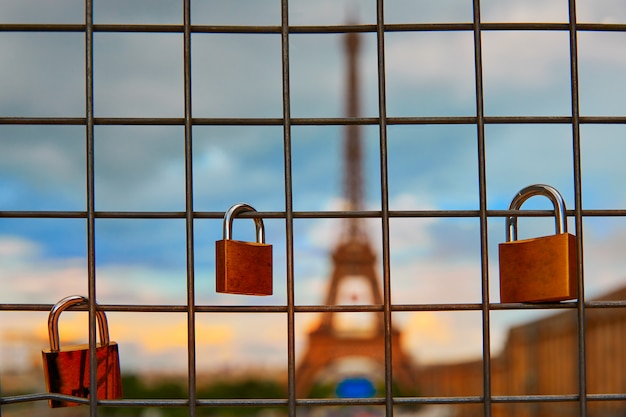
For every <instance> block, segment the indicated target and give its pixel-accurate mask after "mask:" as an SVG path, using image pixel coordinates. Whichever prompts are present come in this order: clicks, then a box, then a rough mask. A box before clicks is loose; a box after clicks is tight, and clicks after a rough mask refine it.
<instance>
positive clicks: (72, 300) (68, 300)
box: [48, 295, 109, 352]
mask: <svg viewBox="0 0 626 417" xmlns="http://www.w3.org/2000/svg"><path fill="white" fill-rule="evenodd" d="M87 303H89V300H88V299H87V298H86V297H83V296H82V295H70V296H69V297H65V298H64V299H62V300H61V301H59V302H58V303H56V304H55V305H54V307H52V310H50V314H49V315H48V337H49V338H50V351H51V352H58V351H59V350H60V342H59V340H60V338H59V316H60V315H61V313H62V312H63V311H64V310H66V309H67V308H69V307H72V306H77V305H83V304H87ZM96 318H97V319H98V329H99V334H100V345H101V346H107V345H108V344H109V325H108V323H107V317H106V315H105V314H104V311H99V310H96Z"/></svg>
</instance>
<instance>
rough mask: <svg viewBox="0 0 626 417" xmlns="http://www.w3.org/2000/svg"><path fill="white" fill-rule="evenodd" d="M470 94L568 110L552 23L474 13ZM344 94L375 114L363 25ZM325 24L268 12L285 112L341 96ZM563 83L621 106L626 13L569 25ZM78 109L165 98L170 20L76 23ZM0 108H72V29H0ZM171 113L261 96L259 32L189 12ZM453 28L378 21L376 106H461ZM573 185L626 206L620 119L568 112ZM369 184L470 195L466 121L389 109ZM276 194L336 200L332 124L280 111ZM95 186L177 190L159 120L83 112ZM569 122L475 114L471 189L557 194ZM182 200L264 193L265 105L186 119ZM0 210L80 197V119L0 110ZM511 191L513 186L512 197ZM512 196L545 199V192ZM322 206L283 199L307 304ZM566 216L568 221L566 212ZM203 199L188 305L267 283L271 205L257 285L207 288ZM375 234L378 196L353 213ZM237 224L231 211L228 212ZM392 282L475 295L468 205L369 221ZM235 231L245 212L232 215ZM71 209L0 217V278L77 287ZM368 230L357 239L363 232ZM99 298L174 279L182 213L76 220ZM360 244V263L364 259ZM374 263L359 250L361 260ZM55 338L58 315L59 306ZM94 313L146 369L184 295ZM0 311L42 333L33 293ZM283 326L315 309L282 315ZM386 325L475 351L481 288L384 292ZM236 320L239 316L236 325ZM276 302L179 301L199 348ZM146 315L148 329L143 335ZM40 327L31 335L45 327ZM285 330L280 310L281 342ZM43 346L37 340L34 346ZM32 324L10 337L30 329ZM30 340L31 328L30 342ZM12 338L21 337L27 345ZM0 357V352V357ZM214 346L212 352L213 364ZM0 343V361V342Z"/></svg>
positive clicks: (268, 84)
mask: <svg viewBox="0 0 626 417" xmlns="http://www.w3.org/2000/svg"><path fill="white" fill-rule="evenodd" d="M192 3H193V6H192V13H193V14H192V23H193V24H254V25H278V24H280V2H278V1H275V0H274V1H269V0H266V1H241V2H223V1H193V2H192ZM481 3H482V9H481V16H482V19H483V21H485V22H496V21H504V22H566V21H567V2H566V1H564V0H560V1H556V0H552V1H538V0H533V1H512V0H507V1H495V0H491V1H483V2H481ZM385 4H386V8H385V19H386V23H410V22H437V23H449V22H470V21H471V19H472V9H471V2H470V1H465V0H464V1H461V0H456V1H452V0H451V1H445V2H432V1H431V2H428V1H392V0H389V1H386V2H385ZM577 4H578V10H577V15H578V20H579V22H594V23H624V22H626V6H624V5H623V4H622V3H621V2H620V1H619V0H603V1H594V2H592V1H591V0H587V1H578V2H577ZM350 10H357V15H358V19H359V22H361V23H369V24H371V23H375V18H376V11H375V2H374V1H340V2H337V1H330V0H328V1H319V2H308V1H305V0H297V1H291V2H290V5H289V13H290V14H289V22H290V24H292V25H326V24H329V25H335V24H342V23H344V22H345V21H346V20H347V18H346V16H347V14H348V13H347V12H348V11H350ZM0 16H2V17H1V18H0V19H1V21H2V22H3V23H18V22H25V23H82V22H83V6H82V2H80V1H69V0H67V1H63V0H59V1H55V2H44V3H40V2H34V1H17V0H16V1H3V2H2V3H0ZM94 22H95V23H163V24H181V23H182V6H181V5H180V4H178V2H175V1H169V2H168V1H150V2H148V1H135V2H125V1H108V2H104V1H96V2H95V5H94ZM482 38H483V43H482V48H483V50H482V53H483V71H484V72H483V75H484V97H485V102H484V110H485V114H486V115H487V116H505V115H506V116H568V115H570V114H571V104H570V81H569V80H570V78H569V77H570V76H569V74H570V72H569V71H570V70H569V56H568V50H569V49H568V48H569V43H568V42H569V40H568V33H567V32H546V31H536V32H534V31H513V32H503V31H485V32H483V34H482ZM362 40H363V49H362V54H361V57H360V65H361V76H362V77H361V94H362V98H363V101H362V114H363V116H368V117H375V116H378V87H377V66H376V59H377V57H376V53H377V50H376V37H375V34H373V33H368V34H364V35H363V37H362ZM341 41H342V37H341V35H339V34H308V35H307V34H292V35H290V39H289V42H290V51H289V52H290V68H289V69H290V82H291V84H290V92H291V115H292V117H342V116H343V115H344V114H343V104H344V101H343V100H344V87H343V82H344V77H345V74H344V57H343V50H342V43H341ZM578 42H579V49H578V53H579V60H580V61H579V88H580V110H581V114H582V115H583V116H624V115H625V114H626V99H625V97H626V79H625V76H624V74H626V58H625V57H626V53H625V52H626V50H625V48H626V46H625V45H626V34H624V33H619V32H580V33H579V34H578ZM94 48H95V49H94V107H95V116H96V117H173V118H180V117H182V116H183V99H184V97H183V75H182V74H183V67H182V62H183V61H182V34H179V33H168V34H149V33H122V34H120V33H102V32H96V33H95V34H94ZM0 56H4V57H11V59H3V60H1V61H0V91H2V94H1V95H0V116H26V117H48V116H54V117H84V112H85V97H84V90H85V87H84V86H85V76H84V65H85V60H84V35H83V34H81V33H52V34H50V33H38V32H29V33H16V32H0ZM192 57H193V58H192V98H193V103H192V104H193V116H194V117H258V118H264V117H272V118H280V117H281V116H282V90H281V88H282V80H281V61H280V58H281V39H280V35H279V34H261V35H249V34H248V35H243V34H194V35H193V36H192ZM473 57H474V54H473V34H472V33H471V32H464V31H458V32H445V33H440V32H418V33H410V32H390V33H387V34H386V35H385V68H386V76H387V78H386V89H387V97H386V102H387V115H388V116H392V117H400V116H473V115H475V113H476V108H475V91H474V89H475V82H474V64H473ZM580 132H581V150H582V160H581V161H582V189H583V194H582V203H583V209H623V208H624V207H625V206H626V189H625V188H624V187H623V185H622V184H623V181H624V178H626V167H625V165H624V164H623V155H624V152H625V151H626V142H625V141H624V137H625V134H626V126H624V125H623V124H613V125H590V124H588V125H583V126H581V128H580ZM362 133H363V145H364V149H365V158H364V167H365V171H364V182H365V185H366V190H367V191H366V208H367V209H371V210H379V209H380V208H381V186H380V150H379V131H378V127H377V126H367V127H364V128H363V129H362ZM387 135H388V150H387V153H388V158H389V160H388V161H389V178H388V180H389V204H390V208H391V209H392V210H420V209H429V210H477V209H478V208H479V201H478V166H477V148H476V127H475V126H473V125H448V126H444V125H420V126H409V125H390V126H388V131H387ZM291 136H292V150H293V152H292V166H293V193H294V194H293V196H294V198H293V207H294V209H295V210H296V211H318V210H321V211H325V210H338V209H341V208H342V205H341V193H342V190H341V181H342V174H343V163H342V155H341V149H342V147H341V144H342V142H341V141H342V138H343V130H342V128H341V127H340V126H294V127H293V128H292V132H291ZM94 137H95V154H94V155H95V173H96V178H95V187H96V201H95V206H96V210H98V211H183V210H184V208H185V194H184V184H185V183H184V180H185V178H184V174H185V173H184V131H183V127H182V126H101V125H98V126H96V127H95V132H94ZM571 138H572V130H571V126H569V125H562V124H547V125H539V124H519V125H487V126H486V127H485V145H486V150H485V152H486V160H487V162H486V174H487V200H488V201H487V202H488V209H490V210H503V209H506V208H507V207H508V204H509V202H510V200H511V198H512V196H513V195H514V194H515V193H516V192H517V191H518V190H519V189H521V188H522V187H524V186H526V185H528V184H532V183H547V184H551V185H553V186H555V187H556V188H558V189H559V190H560V191H561V192H562V194H563V196H564V198H565V200H566V203H567V206H568V208H570V209H573V208H574V178H573V165H572V158H573V157H572V139H571ZM193 149H194V158H193V169H194V177H193V180H194V209H195V210H196V211H209V212H221V211H225V210H226V209H227V208H228V207H229V206H230V205H232V204H234V203H236V202H238V201H245V202H247V203H249V204H251V205H253V206H254V207H255V208H256V209H257V210H259V211H284V210H285V194H284V190H283V184H284V152H283V130H282V127H281V126H195V127H194V128H193ZM0 150H1V152H0V209H1V210H61V211H66V210H67V211H83V210H85V200H86V197H85V192H86V191H85V181H86V178H85V172H84V171H85V164H86V161H85V129H84V127H82V126H46V125H36V126H24V125H0ZM525 207H526V205H525ZM528 207H531V208H532V207H539V208H548V207H549V205H548V204H546V202H540V201H539V202H536V203H535V202H532V203H531V202H529V203H528ZM340 224H341V222H340V220H337V219H317V220H316V219H296V220H295V222H294V231H295V236H294V245H295V246H294V254H295V259H294V261H295V279H296V288H295V296H296V302H297V303H299V304H308V305H314V304H320V303H322V302H323V295H324V292H325V283H326V282H327V277H328V275H329V273H330V271H329V268H330V264H329V263H328V259H329V251H331V250H332V248H333V245H334V243H335V242H336V241H337V230H338V229H339V226H340ZM569 225H570V230H574V223H573V219H570V223H569ZM221 226H222V225H221V220H210V219H198V220H196V222H195V239H196V241H195V250H196V253H195V259H196V265H195V266H196V301H197V303H198V304H205V305H231V304H238V305H248V304H270V305H284V304H285V303H286V292H285V291H286V290H285V270H286V264H285V225H284V220H281V219H266V221H265V227H266V231H267V241H268V242H270V243H272V244H273V245H274V283H275V295H273V296H272V297H267V298H260V299H257V298H248V297H244V298H242V297H236V296H229V295H218V294H216V293H215V290H214V272H213V271H214V242H215V240H218V239H220V238H221ZM367 226H368V231H369V234H370V237H371V239H372V241H373V242H380V234H381V225H380V220H375V219H374V220H371V221H368V223H367ZM583 226H584V238H585V247H584V251H585V259H584V264H585V271H584V272H585V280H586V281H585V284H586V291H587V292H586V295H587V297H595V296H598V295H600V294H603V293H605V292H607V291H610V290H611V289H614V288H617V287H619V286H621V285H623V283H624V282H625V279H626V274H625V273H624V269H625V268H624V267H625V266H626V264H625V261H624V258H623V255H622V248H623V246H624V244H625V243H626V221H625V220H624V219H623V218H620V217H592V218H585V219H584V224H583ZM246 227H249V228H251V227H252V226H251V225H249V224H246V225H245V226H244V225H242V226H239V225H237V226H236V231H237V233H242V235H241V236H242V238H243V236H246V233H250V232H246V230H245V229H246ZM390 227H391V229H390V237H391V273H392V294H391V296H392V301H393V302H394V303H399V304H411V303H476V302H480V297H481V288H480V247H479V244H480V235H479V222H478V219H476V218H429V219H427V218H417V219H407V218H402V219H401V218H394V219H391V221H390ZM520 229H521V231H523V233H521V234H526V235H528V236H533V235H539V234H541V233H550V231H551V230H552V224H551V223H550V221H548V220H546V219H539V220H535V221H526V220H524V221H521V222H520ZM250 234H251V233H250ZM488 239H489V248H488V249H489V261H490V264H489V274H490V290H491V300H492V301H496V300H498V264H497V261H498V260H497V245H498V243H500V242H501V241H502V240H503V239H504V222H503V219H500V218H490V219H489V229H488ZM85 242H86V230H85V221H84V220H82V219H12V218H0V286H1V288H2V291H0V300H1V302H2V303H54V302H56V301H57V300H59V299H61V298H62V297H64V296H66V295H70V294H73V293H81V294H86V292H87V283H86V255H85V253H86V248H85ZM374 246H375V248H376V249H377V250H380V249H381V248H380V244H379V243H375V245H374ZM96 251H97V252H96V266H97V280H98V285H97V291H98V301H99V302H100V303H105V304H118V303H133V304H135V303H137V304H184V303H185V302H186V276H185V262H186V257H185V223H184V220H182V219H160V220H158V219H148V220H138V219H133V220H116V219H97V221H96ZM379 268H380V267H379ZM379 270H380V269H379ZM548 313H549V312H547V311H543V312H493V313H492V329H491V331H492V339H493V344H494V351H497V349H498V348H499V347H500V345H501V343H502V342H503V340H504V338H505V337H506V329H507V328H508V326H509V325H511V324H515V323H520V322H523V321H525V320H529V319H531V318H533V317H536V316H537V315H538V314H548ZM68 316H69V317H68V318H67V322H64V323H67V324H64V326H63V327H66V328H68V330H67V331H68V332H69V333H68V335H67V336H66V337H67V339H68V340H69V339H71V338H72V337H74V336H76V337H77V338H80V333H79V334H78V335H75V333H72V332H75V330H72V329H75V328H77V327H79V326H73V325H72V323H82V322H80V321H79V320H82V318H80V316H79V315H74V314H68ZM108 316H109V321H110V327H111V337H112V339H113V340H116V341H118V343H120V345H121V352H122V365H123V366H124V367H126V369H137V370H142V371H143V370H147V369H151V367H152V366H153V365H154V364H155V363H157V362H159V361H162V359H163V358H167V359H168V361H167V363H168V365H167V367H168V370H172V371H181V372H182V371H184V369H185V367H186V345H185V344H186V340H187V339H186V334H185V332H186V322H185V316H184V315H183V314H160V315H157V314H156V313H154V314H139V313H136V314H130V313H128V314H124V313H110V314H109V315H108ZM3 317H6V318H7V319H5V318H3V319H2V320H0V335H2V334H3V333H11V332H19V331H24V330H27V331H28V332H30V331H31V330H32V333H33V334H35V335H37V336H41V337H45V323H46V314H45V313H3ZM296 320H297V325H298V329H299V331H300V332H302V331H303V330H304V329H306V328H308V327H309V326H311V323H312V320H314V317H313V316H312V315H308V314H303V315H301V316H299V317H298V318H297V319H296ZM394 320H396V321H397V323H399V324H401V325H403V326H404V327H405V328H406V332H407V336H406V343H407V348H408V349H409V350H410V351H411V353H412V354H414V356H415V358H416V360H417V361H419V362H422V363H428V362H437V361H441V360H446V361H447V360H455V359H458V358H468V357H478V356H480V354H481V337H482V336H481V332H480V326H481V316H480V312H447V313H426V312H424V313H414V314H411V313H397V314H394ZM256 329H259V330H256ZM285 329H286V317H285V316H284V315H279V314H260V315H255V316H254V317H250V316H245V315H242V314H224V315H220V316H219V317H217V315H199V316H198V329H197V330H198V341H197V343H198V351H199V357H198V361H199V368H202V369H205V368H212V367H218V366H229V364H230V365H232V364H236V363H243V364H246V365H250V366H255V365H258V363H259V362H262V363H265V364H269V365H272V364H277V365H284V364H285V363H286V349H287V347H286V343H287V341H286V335H285ZM164 334H168V336H167V337H164V336H163V335H164ZM44 342H45V340H44ZM304 342H305V339H303V337H302V333H299V336H298V339H297V347H298V349H300V348H301V347H302V345H303V343H304ZM43 347H45V346H42V348H43ZM31 348H32V346H31ZM35 349H37V347H35ZM34 354H35V355H38V351H36V350H35V352H34ZM0 360H2V358H0ZM224 364H226V365H224ZM0 365H3V366H4V365H6V364H0Z"/></svg>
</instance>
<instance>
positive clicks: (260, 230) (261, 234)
mask: <svg viewBox="0 0 626 417" xmlns="http://www.w3.org/2000/svg"><path fill="white" fill-rule="evenodd" d="M245 211H254V212H256V210H255V209H254V207H252V206H250V205H248V204H246V203H237V204H235V205H234V206H232V207H231V208H229V209H228V211H227V212H226V213H225V214H224V226H223V228H224V230H223V234H224V240H230V239H232V236H233V219H234V218H235V216H237V214H239V213H242V212H245ZM254 225H255V227H256V241H257V242H258V243H265V227H264V226H263V219H261V218H260V217H255V218H254Z"/></svg>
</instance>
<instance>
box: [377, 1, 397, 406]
mask: <svg viewBox="0 0 626 417" xmlns="http://www.w3.org/2000/svg"><path fill="white" fill-rule="evenodd" d="M384 3H385V2H384V0H378V1H377V2H376V48H377V54H376V55H377V63H378V117H379V120H380V122H379V136H380V182H381V184H380V188H381V223H382V224H381V227H382V240H383V241H382V263H383V323H384V326H385V329H384V330H385V331H384V337H385V339H384V342H385V343H384V345H385V413H386V415H387V417H392V416H393V369H392V368H393V361H392V359H393V358H392V348H391V347H392V341H391V330H392V329H391V274H390V269H391V266H390V260H389V258H390V255H389V253H390V250H389V187H388V167H387V159H388V157H387V91H386V73H385V17H384V8H385V4H384Z"/></svg>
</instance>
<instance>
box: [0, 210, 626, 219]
mask: <svg viewBox="0 0 626 417" xmlns="http://www.w3.org/2000/svg"><path fill="white" fill-rule="evenodd" d="M581 212H582V215H583V217H621V216H626V209H589V210H581ZM566 214H567V216H574V214H575V211H574V210H567V211H566ZM553 215H554V212H553V211H552V210H487V216H488V217H508V216H517V217H551V216H553ZM293 216H294V218H298V219H345V218H380V217H381V216H382V212H380V211H378V210H363V211H296V212H293ZM479 216H480V212H479V210H390V211H389V217H393V218H441V217H444V218H446V217H447V218H472V217H479ZM86 217H87V213H86V212H84V211H44V210H42V211H36V210H30V211H29V210H24V211H20V210H7V211H0V218H23V219H30V218H42V219H65V218H67V219H83V218H86ZM95 217H96V218H98V219H129V220H130V219H184V218H185V213H184V212H180V211H97V212H95ZM193 217H194V218H196V219H223V218H224V212H220V211H197V212H194V213H193ZM238 217H241V218H244V219H245V218H263V219H284V218H285V217H286V213H285V212H282V211H258V212H245V213H241V214H239V215H238Z"/></svg>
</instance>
